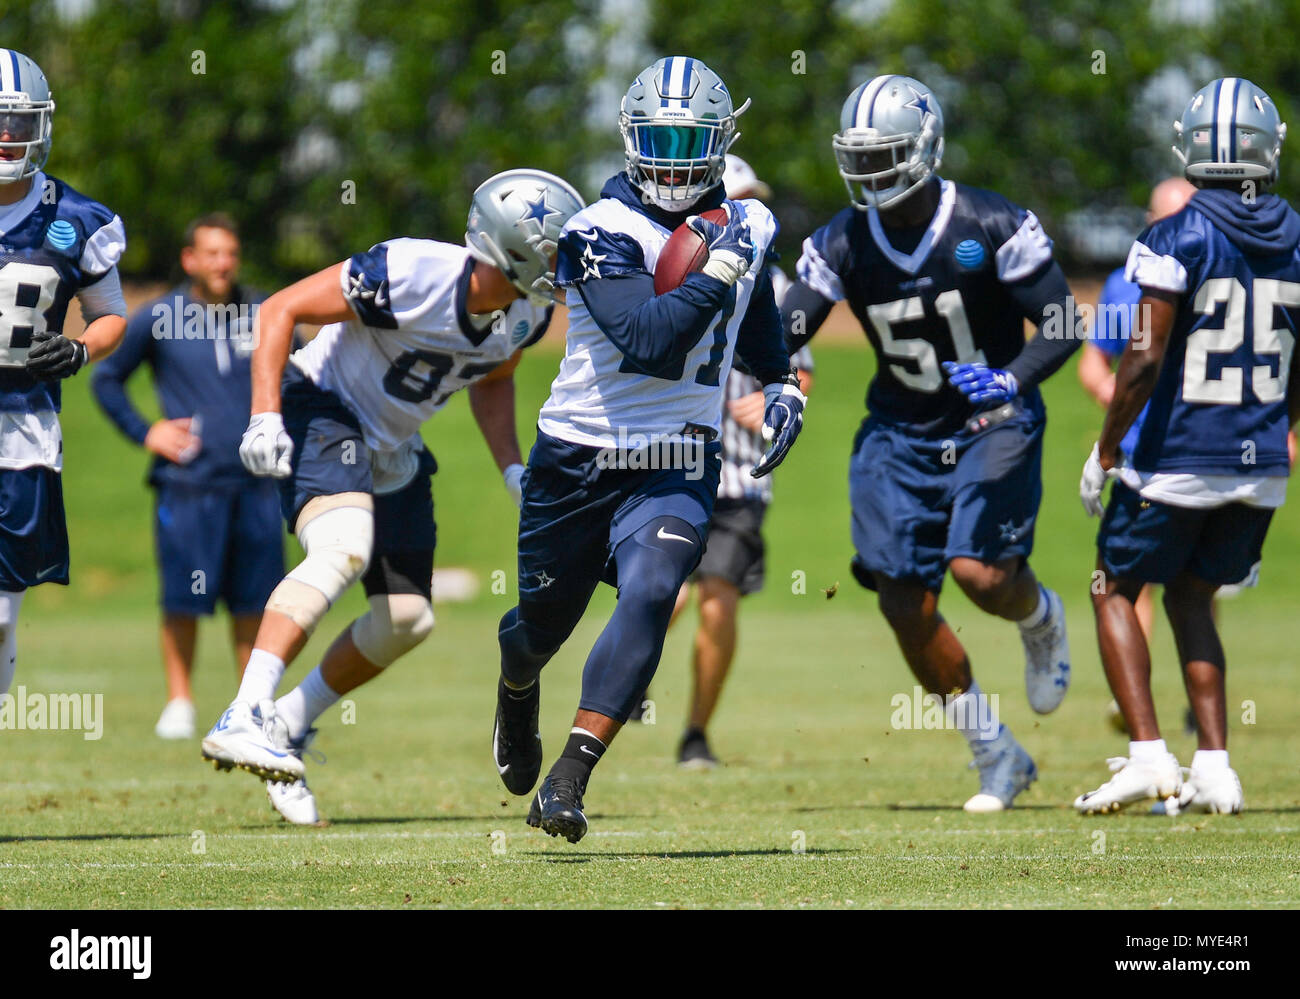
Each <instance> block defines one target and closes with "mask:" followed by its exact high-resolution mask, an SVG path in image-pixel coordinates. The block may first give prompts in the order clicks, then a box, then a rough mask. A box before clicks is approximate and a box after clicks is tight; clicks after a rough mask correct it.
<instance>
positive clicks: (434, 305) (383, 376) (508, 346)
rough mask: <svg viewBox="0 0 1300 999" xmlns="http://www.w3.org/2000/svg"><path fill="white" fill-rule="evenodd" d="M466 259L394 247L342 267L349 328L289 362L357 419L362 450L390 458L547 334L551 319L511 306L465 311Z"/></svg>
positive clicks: (337, 328)
mask: <svg viewBox="0 0 1300 999" xmlns="http://www.w3.org/2000/svg"><path fill="white" fill-rule="evenodd" d="M473 269H474V258H473V257H472V256H471V255H470V252H469V250H467V249H465V247H463V246H456V245H453V244H451V243H438V242H435V241H434V240H431V239H392V240H389V241H388V242H386V243H379V244H378V245H376V246H374V247H372V248H371V249H370V250H368V251H366V252H365V253H358V254H356V255H354V256H353V257H352V258H351V259H349V260H346V261H344V263H343V266H342V267H341V268H340V270H339V281H340V283H341V284H342V287H343V294H344V296H345V297H346V298H347V300H348V303H349V304H350V305H351V306H352V309H353V311H354V312H355V313H356V314H357V318H356V319H352V320H348V321H347V322H343V323H331V324H330V325H328V326H325V327H324V328H322V329H321V331H320V333H319V334H318V335H317V336H316V338H315V339H314V340H312V341H311V343H309V344H307V346H305V347H303V348H302V349H301V350H298V351H296V352H295V353H294V354H293V356H292V357H291V358H290V360H291V361H292V362H293V363H294V364H295V365H297V367H298V368H299V369H300V370H301V371H302V372H303V374H305V375H306V376H307V377H308V378H310V379H311V380H312V381H313V382H315V383H316V384H317V385H319V386H320V387H321V388H324V389H328V390H329V391H331V392H333V393H335V394H336V395H337V396H338V397H339V398H340V399H341V400H342V401H343V403H344V405H346V406H347V407H348V409H350V410H351V411H352V412H353V413H354V414H355V415H356V417H357V420H358V422H359V423H360V424H361V431H362V434H363V435H364V438H365V442H366V444H367V446H369V447H370V448H372V449H374V450H375V451H393V450H396V449H398V448H399V447H401V446H402V444H403V443H404V442H406V441H409V440H410V438H411V436H412V435H413V434H416V433H418V432H419V429H420V425H421V424H422V423H424V421H425V420H427V419H429V417H431V416H432V415H433V414H434V413H436V412H437V411H438V410H439V409H441V408H442V407H443V405H444V404H445V403H446V402H447V400H448V399H449V398H451V396H452V394H453V393H454V392H456V391H457V390H458V389H462V388H465V387H466V386H468V385H471V384H472V383H474V382H476V381H477V380H478V379H480V378H482V377H483V376H484V375H486V374H487V373H488V372H489V371H491V370H492V369H493V368H496V367H497V366H499V365H500V364H502V363H503V362H504V361H506V360H507V359H508V358H509V357H510V355H511V354H513V353H514V352H515V351H516V350H518V349H519V348H521V347H527V346H529V345H530V344H533V343H536V342H537V340H539V339H540V338H541V336H542V334H543V333H545V332H546V324H547V323H548V322H549V321H550V314H551V310H550V309H549V308H547V309H542V308H539V307H537V306H534V305H530V304H529V303H528V301H527V300H526V299H522V298H521V299H519V300H517V301H515V302H512V303H511V304H510V307H509V308H507V309H505V310H502V311H498V312H497V313H496V314H494V315H488V316H481V317H471V316H470V315H469V313H468V312H466V309H465V299H466V297H467V296H468V294H469V277H470V272H471V271H472V270H473Z"/></svg>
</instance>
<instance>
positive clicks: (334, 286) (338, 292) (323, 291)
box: [252, 261, 356, 415]
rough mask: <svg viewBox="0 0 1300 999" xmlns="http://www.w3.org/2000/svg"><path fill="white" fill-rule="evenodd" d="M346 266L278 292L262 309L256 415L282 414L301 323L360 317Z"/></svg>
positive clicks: (255, 364) (256, 330)
mask: <svg viewBox="0 0 1300 999" xmlns="http://www.w3.org/2000/svg"><path fill="white" fill-rule="evenodd" d="M346 266H347V262H346V261H345V262H343V263H339V264H334V265H332V266H330V267H326V268H325V269H324V270H320V271H317V272H316V273H315V274H313V275H311V276H310V277H305V278H303V279H302V280H301V281H298V282H296V283H294V284H291V285H289V287H287V288H284V289H281V290H280V291H277V292H276V293H275V294H274V295H272V296H271V297H270V298H268V299H267V300H266V301H265V302H263V303H262V304H261V305H260V306H258V309H257V318H256V320H255V321H254V323H253V341H254V344H255V346H254V348H253V357H252V373H253V406H252V412H253V414H254V415H256V414H259V413H278V412H280V380H281V379H282V378H283V377H284V366H285V365H286V364H287V363H288V361H289V354H290V352H291V351H292V349H293V330H294V327H295V326H296V325H297V324H298V323H308V324H312V325H316V326H321V325H324V324H326V323H341V322H346V321H347V320H349V319H354V318H355V317H356V313H354V312H353V311H352V306H351V305H350V304H349V302H348V300H347V298H345V297H344V295H343V288H342V285H341V284H340V282H339V271H340V268H344V267H346Z"/></svg>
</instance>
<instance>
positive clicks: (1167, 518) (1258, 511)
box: [1097, 482, 1275, 586]
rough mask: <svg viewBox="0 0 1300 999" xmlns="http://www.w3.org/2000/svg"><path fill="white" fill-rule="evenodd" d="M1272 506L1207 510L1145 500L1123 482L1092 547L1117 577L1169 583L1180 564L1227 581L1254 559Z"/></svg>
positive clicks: (1247, 570)
mask: <svg viewBox="0 0 1300 999" xmlns="http://www.w3.org/2000/svg"><path fill="white" fill-rule="evenodd" d="M1274 512H1275V511H1273V510H1271V509H1266V508H1264V507H1257V506H1246V505H1245V504H1244V503H1229V504H1228V505H1227V506H1217V507H1213V508H1211V509H1206V510H1191V509H1188V508H1186V507H1180V506H1170V505H1169V504H1168V503H1160V502H1157V501H1155V500H1145V499H1143V498H1142V496H1141V495H1140V494H1139V493H1137V492H1136V491H1134V490H1132V489H1130V488H1129V487H1128V486H1126V485H1124V483H1122V482H1116V483H1115V484H1114V485H1113V486H1111V493H1110V502H1109V503H1108V504H1107V506H1106V515H1105V516H1104V517H1102V519H1101V530H1100V531H1098V533H1097V552H1098V554H1099V555H1100V556H1101V561H1102V564H1103V565H1104V566H1105V567H1106V571H1107V572H1109V573H1110V574H1111V575H1112V576H1114V577H1116V578H1118V579H1132V580H1137V581H1140V582H1143V583H1168V582H1171V581H1172V580H1173V579H1174V577H1175V576H1177V575H1178V574H1179V573H1180V572H1182V571H1183V570H1187V571H1188V572H1190V573H1192V574H1193V575H1195V576H1199V577H1200V578H1201V579H1203V580H1205V581H1206V582H1207V583H1211V584H1214V585H1218V586H1227V585H1229V584H1231V583H1240V582H1241V581H1242V580H1244V579H1246V578H1247V577H1248V576H1249V575H1250V574H1251V570H1252V569H1254V567H1255V566H1256V565H1257V564H1258V562H1259V560H1260V557H1261V555H1262V552H1263V548H1264V536H1265V535H1266V534H1267V533H1268V525H1269V522H1270V521H1271V520H1272V519H1273V514H1274Z"/></svg>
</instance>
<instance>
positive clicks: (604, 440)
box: [537, 198, 777, 447]
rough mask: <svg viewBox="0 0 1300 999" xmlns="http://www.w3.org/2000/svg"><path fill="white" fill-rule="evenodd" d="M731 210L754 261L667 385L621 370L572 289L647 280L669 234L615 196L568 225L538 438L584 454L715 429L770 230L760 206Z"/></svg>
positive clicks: (772, 224) (622, 362) (618, 354)
mask: <svg viewBox="0 0 1300 999" xmlns="http://www.w3.org/2000/svg"><path fill="white" fill-rule="evenodd" d="M740 204H741V205H743V206H744V210H745V217H746V219H747V220H748V222H749V225H750V230H751V232H752V234H753V241H754V248H755V255H754V262H753V264H752V265H751V266H750V268H749V271H748V273H746V274H745V275H744V276H743V277H742V278H741V279H740V280H739V281H738V282H736V285H735V288H734V298H733V297H732V296H731V295H728V298H727V302H726V304H725V305H724V307H723V308H722V309H720V310H719V312H718V318H717V319H716V320H713V321H711V322H710V323H709V326H708V328H707V331H706V332H705V334H704V336H702V337H701V338H700V342H699V343H697V344H696V345H695V347H694V348H693V349H692V350H691V352H690V353H689V354H687V355H686V360H685V364H684V365H683V367H682V373H681V375H680V377H676V378H665V377H656V376H653V375H647V374H641V373H639V372H637V371H635V370H630V366H629V365H628V364H627V363H626V359H625V357H624V355H623V352H622V351H621V350H619V348H618V347H617V346H616V345H615V344H614V342H613V341H612V340H610V339H609V338H608V337H607V336H606V335H605V334H604V333H603V332H602V331H601V330H600V327H599V326H597V324H596V322H595V320H593V319H592V317H591V314H590V313H589V312H588V311H587V307H586V305H585V304H584V303H583V300H582V296H581V294H580V292H579V290H578V288H577V287H576V286H577V285H580V284H581V283H582V282H583V281H585V280H588V279H597V280H599V279H600V278H604V277H612V276H615V275H619V274H630V273H649V274H653V273H654V270H655V265H656V263H657V262H658V260H659V253H660V251H661V250H662V249H663V246H664V244H665V243H666V242H668V237H669V236H670V235H672V233H671V232H670V231H669V230H668V229H666V228H664V227H663V226H661V225H659V224H658V223H656V222H654V221H653V220H652V219H650V218H648V217H647V216H645V215H643V214H641V213H640V212H637V211H635V210H634V209H632V208H630V207H629V206H627V205H625V204H624V203H623V202H621V201H619V200H617V199H614V198H603V199H601V200H600V201H597V202H596V203H595V204H593V205H589V206H588V207H587V208H585V209H583V210H582V211H581V212H578V214H576V215H574V216H573V217H572V218H571V219H569V221H568V223H567V224H566V225H565V227H564V231H563V232H562V233H561V236H560V259H559V263H558V265H557V270H556V275H557V284H559V285H560V286H562V287H567V288H568V289H569V290H568V298H567V303H568V307H569V332H568V338H567V343H566V346H565V354H564V360H563V362H562V363H561V364H560V373H559V374H558V375H557V376H556V378H555V381H554V382H552V384H551V395H550V398H548V399H547V400H546V404H545V405H544V406H543V407H542V411H541V414H540V416H539V418H538V421H537V425H538V428H539V429H540V430H541V431H542V432H543V433H546V434H549V435H550V436H552V437H557V438H559V439H560V440H566V441H571V442H573V443H577V444H585V445H588V446H590V447H610V446H613V447H621V446H625V444H624V441H625V440H627V439H629V438H631V439H636V438H640V439H644V440H647V441H659V442H662V443H673V442H676V441H680V440H681V439H682V432H683V430H685V429H686V427H687V425H688V424H691V425H694V426H696V427H707V428H709V429H711V430H712V431H713V432H714V433H715V434H716V433H717V432H718V431H719V427H720V424H721V420H722V403H723V391H724V386H725V385H726V383H727V376H728V374H729V373H730V372H731V366H732V358H733V355H734V352H735V346H736V336H737V334H738V331H739V329H740V325H741V322H742V321H743V319H744V317H745V311H746V309H748V308H749V302H750V298H751V296H752V295H753V292H754V286H755V283H756V282H757V280H758V278H759V275H761V274H762V272H763V269H764V267H765V266H766V264H765V263H764V257H765V255H766V253H767V250H768V247H769V246H770V244H771V242H772V239H773V238H774V237H775V235H776V229H777V225H776V219H775V218H774V217H773V216H772V213H771V212H769V211H768V210H767V208H766V207H765V206H764V205H763V204H762V202H760V201H755V200H752V199H750V200H745V201H742V202H740ZM570 234H573V235H570ZM566 237H568V238H567V240H566ZM566 245H567V247H568V248H569V249H570V250H573V249H575V248H576V247H577V246H581V247H582V250H581V253H580V254H578V253H576V252H575V253H573V254H572V255H571V256H570V255H567V254H566ZM620 436H622V437H623V440H620ZM633 446H636V445H633Z"/></svg>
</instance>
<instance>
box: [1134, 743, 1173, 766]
mask: <svg viewBox="0 0 1300 999" xmlns="http://www.w3.org/2000/svg"><path fill="white" fill-rule="evenodd" d="M1168 755H1169V747H1168V746H1166V745H1165V740H1164V739H1151V740H1149V741H1147V742H1129V744H1128V758H1129V759H1130V760H1132V761H1133V762H1134V763H1156V762H1159V761H1160V760H1163V759H1164V758H1165V757H1166V756H1168Z"/></svg>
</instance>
